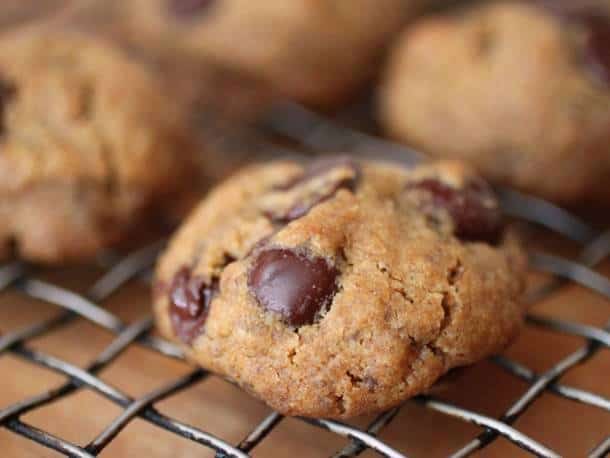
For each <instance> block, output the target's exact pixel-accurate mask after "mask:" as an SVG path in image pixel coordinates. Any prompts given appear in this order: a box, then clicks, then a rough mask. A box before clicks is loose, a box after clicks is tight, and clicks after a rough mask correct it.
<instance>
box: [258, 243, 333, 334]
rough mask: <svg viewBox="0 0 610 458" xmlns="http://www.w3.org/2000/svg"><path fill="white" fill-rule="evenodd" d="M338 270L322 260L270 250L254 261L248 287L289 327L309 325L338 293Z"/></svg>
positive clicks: (287, 251) (292, 252)
mask: <svg viewBox="0 0 610 458" xmlns="http://www.w3.org/2000/svg"><path fill="white" fill-rule="evenodd" d="M338 275H339V272H338V270H337V269H336V268H335V267H333V266H331V265H330V264H329V263H328V262H327V261H326V260H325V259H323V258H319V257H311V256H306V255H304V254H301V253H296V252H295V251H293V250H289V249H284V248H273V249H269V250H265V251H261V252H260V253H259V254H258V255H257V257H256V258H255V259H254V263H253V266H252V270H251V271H250V275H249V278H248V285H249V286H250V289H251V291H252V293H253V294H254V296H255V297H256V299H257V301H258V302H259V303H260V305H261V306H262V307H263V308H264V309H265V310H268V311H271V312H274V313H277V314H278V315H280V317H281V318H282V320H283V321H284V322H285V323H287V324H288V325H290V326H303V325H307V324H312V323H314V322H315V320H316V318H317V317H319V316H320V313H321V312H323V311H324V310H325V309H326V307H328V306H329V305H330V302H331V301H332V298H333V296H334V295H335V293H336V291H337V281H336V280H337V276H338Z"/></svg>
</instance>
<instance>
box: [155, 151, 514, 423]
mask: <svg viewBox="0 0 610 458" xmlns="http://www.w3.org/2000/svg"><path fill="white" fill-rule="evenodd" d="M431 183H434V185H431ZM473 227H476V230H474V229H473ZM524 269H525V259H524V256H523V253H522V251H521V248H520V245H519V243H518V241H517V240H516V238H515V236H514V235H513V234H512V232H511V231H510V230H507V229H506V228H505V227H504V225H503V222H502V218H501V214H500V212H499V208H498V205H497V202H496V200H495V198H494V196H493V194H492V193H491V191H490V190H489V188H488V187H487V185H486V184H485V183H484V182H482V181H481V180H480V179H479V178H477V177H475V176H473V175H472V174H471V173H470V172H469V171H468V170H466V169H464V167H463V166H461V165H460V164H457V163H435V164H430V165H423V166H419V167H416V168H413V169H407V168H403V166H401V165H397V164H391V163H383V162H357V161H355V160H354V159H350V158H346V157H338V158H330V159H322V160H317V161H314V162H313V163H310V164H300V163H297V162H292V161H280V162H275V163H270V164H267V165H258V166H251V167H249V168H247V169H245V170H243V171H242V172H240V173H239V174H237V175H236V176H234V177H232V178H230V179H229V180H227V181H226V182H225V183H223V184H221V185H220V186H219V187H218V188H216V189H215V190H214V191H212V193H211V194H210V195H209V197H208V198H207V199H205V200H204V201H203V202H202V203H201V204H200V206H199V207H198V208H197V209H196V210H195V211H194V212H193V213H192V214H191V216H190V217H189V218H188V220H187V221H186V222H185V224H184V225H183V226H182V228H181V229H180V230H179V231H178V233H177V234H176V235H175V237H174V238H173V240H172V241H171V243H170V245H169V247H168V248H167V250H166V252H165V253H164V255H163V256H162V257H161V259H160V261H159V264H158V267H157V272H156V280H155V288H154V291H155V294H154V308H155V315H156V319H157V323H158V326H159V329H160V330H161V332H162V334H163V335H165V336H166V337H168V338H170V339H172V340H175V341H177V342H180V343H181V344H182V345H183V347H184V349H185V350H186V352H187V354H188V356H189V357H190V359H192V360H194V361H195V362H197V363H199V364H201V365H202V366H203V367H205V368H207V369H210V370H212V371H215V372H217V373H219V374H221V375H223V376H225V377H227V378H229V379H230V380H233V381H235V382H237V383H238V384H239V385H240V386H242V387H243V388H244V389H246V390H247V391H249V392H251V393H253V394H254V395H256V396H258V397H259V398H261V399H263V400H264V401H266V402H267V403H268V404H269V405H270V406H272V407H273V408H274V409H277V410H278V411H280V412H282V413H285V414H289V415H307V416H318V417H335V418H345V417H351V416H355V415H358V414H363V413H368V412H373V411H378V410H382V409H386V408H389V407H391V406H394V405H397V404H399V403H400V402H402V401H404V400H405V399H407V398H409V397H410V396H413V395H415V394H417V393H420V392H422V391H424V390H426V389H427V388H428V387H430V386H431V385H432V384H433V383H434V382H435V381H436V380H437V379H438V378H439V377H440V376H441V375H443V374H444V373H445V372H447V371H448V370H450V369H451V368H453V367H456V366H461V365H467V364H471V363H474V362H475V361H477V360H479V359H481V358H484V357H485V356H487V355H489V354H492V353H494V352H497V351H500V350H501V349H503V348H504V347H505V346H506V345H507V344H508V343H509V342H510V340H511V339H512V338H513V337H514V336H515V335H516V333H517V332H518V330H519V328H520V325H521V323H522V317H523V313H524V310H523V308H522V306H521V304H520V302H519V296H520V293H521V291H522V287H523V277H524Z"/></svg>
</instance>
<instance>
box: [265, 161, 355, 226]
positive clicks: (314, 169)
mask: <svg viewBox="0 0 610 458" xmlns="http://www.w3.org/2000/svg"><path fill="white" fill-rule="evenodd" d="M359 177H360V167H359V166H358V164H357V163H356V162H354V160H353V159H351V158H350V157H348V156H333V157H329V158H324V159H318V160H316V161H313V162H312V163H311V164H310V165H309V167H307V169H306V170H305V171H304V172H303V174H302V175H300V176H298V177H297V178H295V179H294V180H291V181H289V182H288V183H284V184H283V185H280V186H277V187H276V188H275V190H276V191H277V192H279V194H277V193H276V194H275V196H273V197H272V202H271V205H269V209H268V210H267V211H265V214H266V215H267V216H268V217H269V218H270V219H271V220H272V221H274V222H276V223H280V224H286V223H289V222H290V221H294V220H295V219H298V218H301V217H302V216H305V215H306V214H307V213H309V211H310V210H311V209H312V208H313V207H315V206H316V205H318V204H320V203H322V202H324V201H325V200H327V199H330V198H331V197H332V196H334V195H335V194H336V193H337V191H338V190H339V189H348V190H350V191H354V190H355V188H356V184H357V181H358V179H359ZM282 193H284V194H282ZM286 196H288V200H285V199H284V197H286ZM275 201H277V202H278V204H276V203H275Z"/></svg>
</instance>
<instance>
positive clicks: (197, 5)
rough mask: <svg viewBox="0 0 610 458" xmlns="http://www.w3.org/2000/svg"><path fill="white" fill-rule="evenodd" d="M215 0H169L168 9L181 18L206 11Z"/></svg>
mask: <svg viewBox="0 0 610 458" xmlns="http://www.w3.org/2000/svg"><path fill="white" fill-rule="evenodd" d="M213 3H214V0H168V1H167V10H168V11H169V12H170V13H171V14H172V15H174V16H175V17H177V18H179V19H188V18H189V17H191V16H194V15H198V14H201V13H204V12H205V11H206V9H208V8H209V7H210V6H211V5H212V4H213Z"/></svg>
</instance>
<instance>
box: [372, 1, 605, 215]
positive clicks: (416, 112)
mask: <svg viewBox="0 0 610 458" xmlns="http://www.w3.org/2000/svg"><path fill="white" fill-rule="evenodd" d="M609 15H610V1H608V0H603V1H600V0H598V1H590V0H588V1H583V2H568V1H555V2H553V1H529V2H524V1H501V2H492V3H483V4H481V3H478V4H474V5H472V6H469V7H464V8H456V9H454V10H450V11H447V12H445V13H444V14H438V15H433V16H430V17H427V18H424V19H422V20H421V21H420V22H418V23H416V24H415V25H413V26H412V27H410V28H409V29H408V30H406V31H405V32H404V34H403V36H402V37H401V38H400V40H399V42H398V44H397V45H396V48H395V49H394V51H393V53H392V55H391V59H390V62H389V65H388V68H387V71H386V74H385V77H384V80H383V85H382V89H381V95H380V117H381V122H382V124H384V126H385V127H386V129H387V131H388V132H389V133H390V134H391V135H393V136H394V137H395V138H397V139H400V140H402V141H405V142H407V143H409V144H410V145H412V146H416V147H418V148H421V149H422V150H424V152H426V153H430V154H432V155H434V156H440V157H453V158H461V159H466V160H468V161H470V162H471V163H472V164H474V165H475V166H476V167H477V168H478V169H479V171H480V172H482V173H483V174H485V175H486V176H487V177H489V178H491V179H492V180H494V181H496V182H498V183H503V184H509V185H512V186H516V187H518V188H520V189H522V190H526V191H529V192H532V193H535V194H538V195H540V196H543V197H546V198H549V199H552V200H554V201H557V202H560V203H564V204H574V203H577V202H583V201H587V202H591V203H595V204H607V203H609V202H610V187H608V180H609V179H610V16H609Z"/></svg>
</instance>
